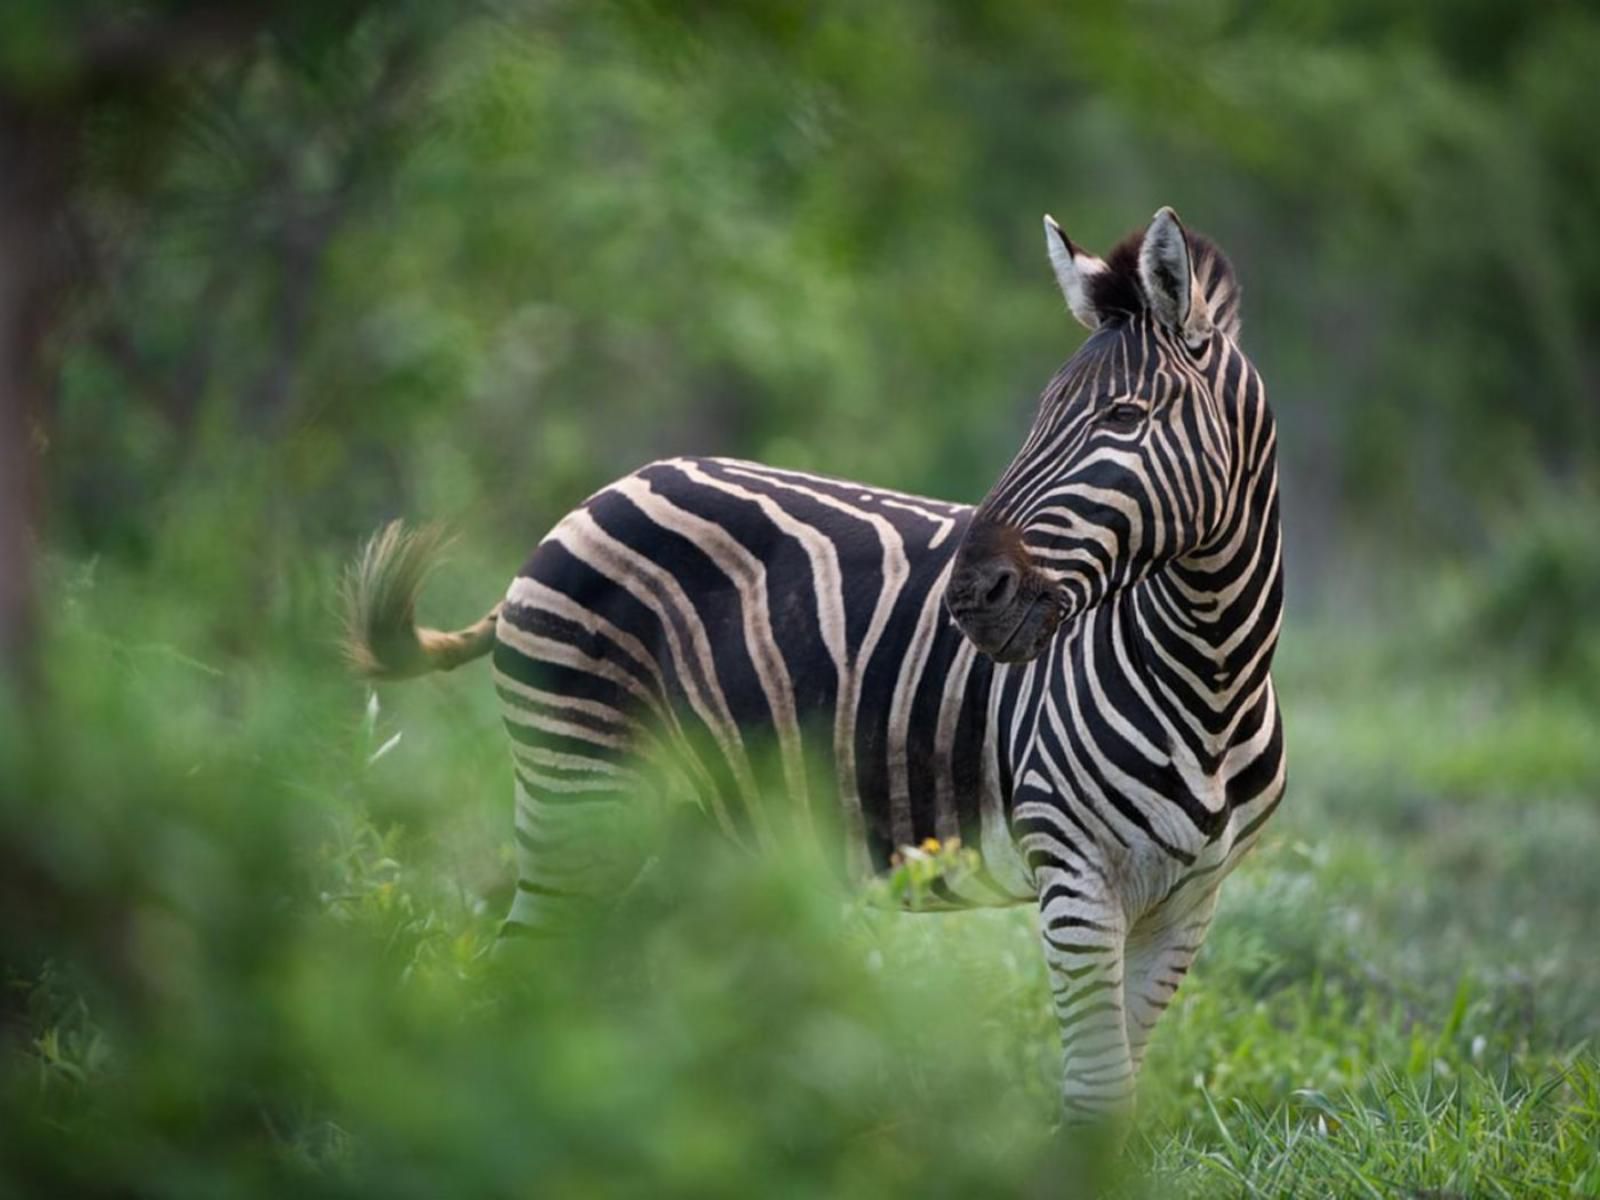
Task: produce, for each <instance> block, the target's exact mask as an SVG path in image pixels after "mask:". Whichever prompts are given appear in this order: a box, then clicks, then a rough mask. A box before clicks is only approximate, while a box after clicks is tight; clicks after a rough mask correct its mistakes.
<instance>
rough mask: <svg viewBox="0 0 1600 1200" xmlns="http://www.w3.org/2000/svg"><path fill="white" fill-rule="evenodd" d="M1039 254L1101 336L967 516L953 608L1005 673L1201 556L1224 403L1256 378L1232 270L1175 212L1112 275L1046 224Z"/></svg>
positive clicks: (1230, 445)
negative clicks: (1061, 633) (1168, 569)
mask: <svg viewBox="0 0 1600 1200" xmlns="http://www.w3.org/2000/svg"><path fill="white" fill-rule="evenodd" d="M1045 241H1046V243H1047V245H1048V247H1049V251H1050V262H1051V264H1052V265H1053V266H1054V268H1055V272H1056V278H1057V280H1058V281H1059V282H1060V284H1061V290H1062V291H1063V292H1065V293H1066V297H1067V305H1068V307H1069V308H1071V310H1072V314H1073V315H1074V316H1075V317H1077V319H1078V320H1079V321H1081V322H1082V323H1083V324H1084V325H1086V326H1088V327H1089V328H1090V329H1091V330H1093V333H1092V335H1091V336H1090V337H1089V339H1088V340H1087V341H1086V342H1084V344H1083V346H1082V347H1081V348H1080V349H1079V350H1078V352H1077V353H1076V354H1074V355H1073V356H1072V358H1071V359H1069V360H1068V362H1067V364H1066V365H1065V366H1064V367H1062V368H1061V370H1060V371H1058V372H1057V373H1056V375H1055V378H1054V379H1052V380H1051V381H1050V384H1049V386H1048V387H1047V388H1046V389H1045V392H1044V395H1043V397H1042V398H1041V400H1040V403H1039V412H1038V415H1037V416H1036V417H1035V418H1034V423H1033V428H1032V430H1031V431H1030V432H1029V434H1028V438H1027V441H1026V442H1024V443H1023V446H1022V449H1021V450H1020V451H1019V452H1018V454H1017V456H1016V458H1015V459H1014V460H1012V463H1011V465H1010V466H1009V467H1007V468H1006V471H1005V473H1004V474H1003V475H1001V476H1000V479H999V481H998V482H997V483H996V484H995V485H994V487H993V488H992V489H991V490H990V492H989V495H988V496H987V497H986V498H985V499H984V501H983V503H982V504H981V505H980V506H979V507H978V510H977V512H976V513H975V514H974V515H973V518H972V523H971V525H970V526H969V527H968V529H967V532H966V536H965V538H964V540H963V541H962V544H961V547H960V550H959V551H958V553H957V555H956V558H955V562H954V563H953V565H952V569H951V574H950V582H949V586H948V589H947V591H946V593H945V601H946V603H947V604H948V606H949V608H950V612H951V615H952V616H954V617H955V619H956V622H957V623H958V624H959V625H960V626H961V629H962V631H963V632H964V633H965V634H966V635H967V637H968V638H970V639H971V640H972V642H973V643H974V644H975V645H976V646H977V647H978V649H980V650H982V651H984V652H985V653H987V654H989V655H990V656H992V657H993V658H996V659H999V660H1000V661H1002V662H1023V661H1026V660H1028V659H1031V658H1034V657H1036V656H1037V655H1038V654H1039V653H1040V652H1041V651H1042V650H1043V649H1044V647H1045V646H1046V645H1047V644H1048V642H1049V641H1050V638H1051V636H1052V635H1053V634H1054V633H1055V631H1056V629H1057V628H1058V627H1059V626H1060V625H1061V624H1062V622H1063V621H1067V620H1070V619H1071V618H1073V617H1074V616H1076V615H1077V614H1079V613H1082V612H1083V611H1085V610H1086V609H1089V608H1091V607H1093V606H1094V605H1096V604H1098V603H1100V602H1101V601H1102V600H1104V599H1105V598H1106V597H1107V596H1109V595H1111V594H1112V593H1114V592H1116V591H1118V590H1119V589H1121V588H1125V587H1127V586H1128V585H1130V584H1132V583H1135V582H1137V581H1138V580H1140V579H1142V578H1144V577H1145V576H1146V575H1148V574H1149V573H1150V572H1151V571H1153V570H1156V569H1158V568H1160V567H1161V566H1163V565H1165V564H1167V563H1170V562H1172V561H1174V560H1175V559H1179V558H1183V557H1185V556H1187V555H1192V554H1194V553H1195V552H1196V551H1200V550H1202V549H1204V548H1205V547H1206V545H1207V543H1208V542H1209V541H1210V540H1211V539H1212V538H1213V536H1214V535H1215V533H1216V531H1217V530H1218V527H1219V525H1220V524H1221V523H1222V521H1223V517H1224V512H1225V510H1226V507H1227V500H1228V495H1229V491H1230V486H1231V482H1230V481H1231V479H1232V478H1233V473H1234V468H1235V464H1234V462H1233V458H1234V454H1235V450H1234V444H1235V443H1234V437H1233V436H1231V435H1230V429H1229V426H1230V423H1231V422H1232V421H1233V416H1232V415H1231V414H1230V411H1229V409H1230V403H1229V400H1228V397H1227V396H1226V395H1225V394H1224V393H1225V392H1226V391H1227V390H1228V389H1229V388H1230V387H1231V388H1233V389H1235V390H1238V389H1239V385H1240V380H1241V377H1242V375H1241V373H1243V372H1249V373H1250V374H1251V375H1253V374H1254V373H1253V371H1251V370H1250V368H1249V366H1248V363H1246V362H1245V361H1244V360H1243V357H1242V355H1240V354H1239V353H1238V350H1237V346H1236V344H1235V338H1236V337H1237V334H1238V329H1239V316H1238V313H1239V294H1238V287H1237V285H1236V283H1235V281H1234V276H1233V271H1232V268H1231V267H1229V265H1228V262H1227V260H1226V259H1225V258H1224V257H1223V256H1222V253H1221V252H1220V251H1219V250H1217V248H1216V247H1215V246H1213V245H1212V244H1211V243H1210V242H1208V241H1206V240H1205V239H1204V238H1201V237H1198V236H1195V235H1193V234H1190V233H1187V232H1186V231H1185V230H1184V228H1183V226H1182V224H1180V223H1179V221H1178V217H1177V214H1176V213H1174V212H1173V211H1172V210H1171V209H1170V208H1163V209H1162V210H1161V211H1160V212H1158V213H1157V214H1156V215H1155V218H1154V219H1153V220H1152V221H1151V223H1150V227H1149V228H1148V229H1146V230H1145V231H1143V232H1142V233H1136V234H1133V235H1131V236H1129V237H1128V238H1126V239H1125V240H1124V241H1123V242H1122V243H1121V244H1119V245H1118V246H1117V247H1116V249H1114V250H1113V251H1112V252H1111V253H1110V254H1109V255H1107V256H1106V257H1105V258H1104V259H1100V258H1096V257H1095V256H1093V255H1091V254H1088V253H1086V252H1085V251H1083V250H1082V249H1080V248H1079V247H1078V246H1076V245H1074V244H1073V242H1072V241H1071V239H1070V238H1068V237H1067V235H1066V234H1065V233H1063V232H1062V230H1061V227H1060V226H1058V225H1057V224H1056V223H1055V221H1053V220H1052V219H1051V218H1049V217H1046V218H1045ZM1230 362H1233V363H1237V366H1236V367H1228V368H1227V369H1226V370H1224V369H1223V368H1224V364H1227V363H1230ZM1224 377H1226V379H1225V378H1224ZM1229 381H1231V382H1229Z"/></svg>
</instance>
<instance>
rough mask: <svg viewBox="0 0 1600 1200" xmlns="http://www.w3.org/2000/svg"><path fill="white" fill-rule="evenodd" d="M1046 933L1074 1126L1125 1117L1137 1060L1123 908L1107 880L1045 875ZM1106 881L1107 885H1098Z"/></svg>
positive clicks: (1060, 870)
mask: <svg viewBox="0 0 1600 1200" xmlns="http://www.w3.org/2000/svg"><path fill="white" fill-rule="evenodd" d="M1037 882H1038V886H1039V918H1040V920H1039V935H1040V937H1041V939H1042V941H1043V943H1044V957H1045V964H1046V966H1047V967H1048V968H1049V972H1050V991H1051V995H1052V997H1053V999H1054V1003H1055V1012H1056V1020H1057V1022H1058V1023H1059V1026H1060V1030H1061V1049H1062V1060H1063V1064H1062V1082H1061V1105H1062V1115H1063V1118H1064V1120H1065V1121H1066V1122H1067V1123H1069V1124H1075V1125H1081V1124H1087V1123H1097V1122H1100V1121H1101V1120H1103V1119H1105V1118H1108V1117H1116V1116H1120V1115H1122V1114H1125V1113H1126V1112H1127V1110H1128V1109H1129V1108H1130V1107H1131V1105H1132V1100H1133V1078H1134V1066H1133V1060H1132V1057H1131V1056H1130V1054H1129V1052H1128V1030H1127V1023H1126V1020H1125V1019H1124V1014H1123V1007H1122V1005H1123V990H1122V985H1123V938H1124V935H1125V929H1124V921H1123V915H1122V907H1121V905H1120V903H1119V902H1118V901H1117V900H1116V898H1115V897H1111V896H1107V895H1105V894H1104V887H1103V884H1104V880H1103V879H1100V878H1099V877H1098V876H1096V877H1092V879H1091V878H1088V877H1085V876H1084V875H1080V874H1077V873H1075V872H1072V871H1071V870H1070V869H1068V868H1066V867H1065V866H1064V865H1063V866H1059V867H1045V868H1042V869H1040V870H1039V872H1038V875H1037ZM1095 885H1100V886H1095Z"/></svg>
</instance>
